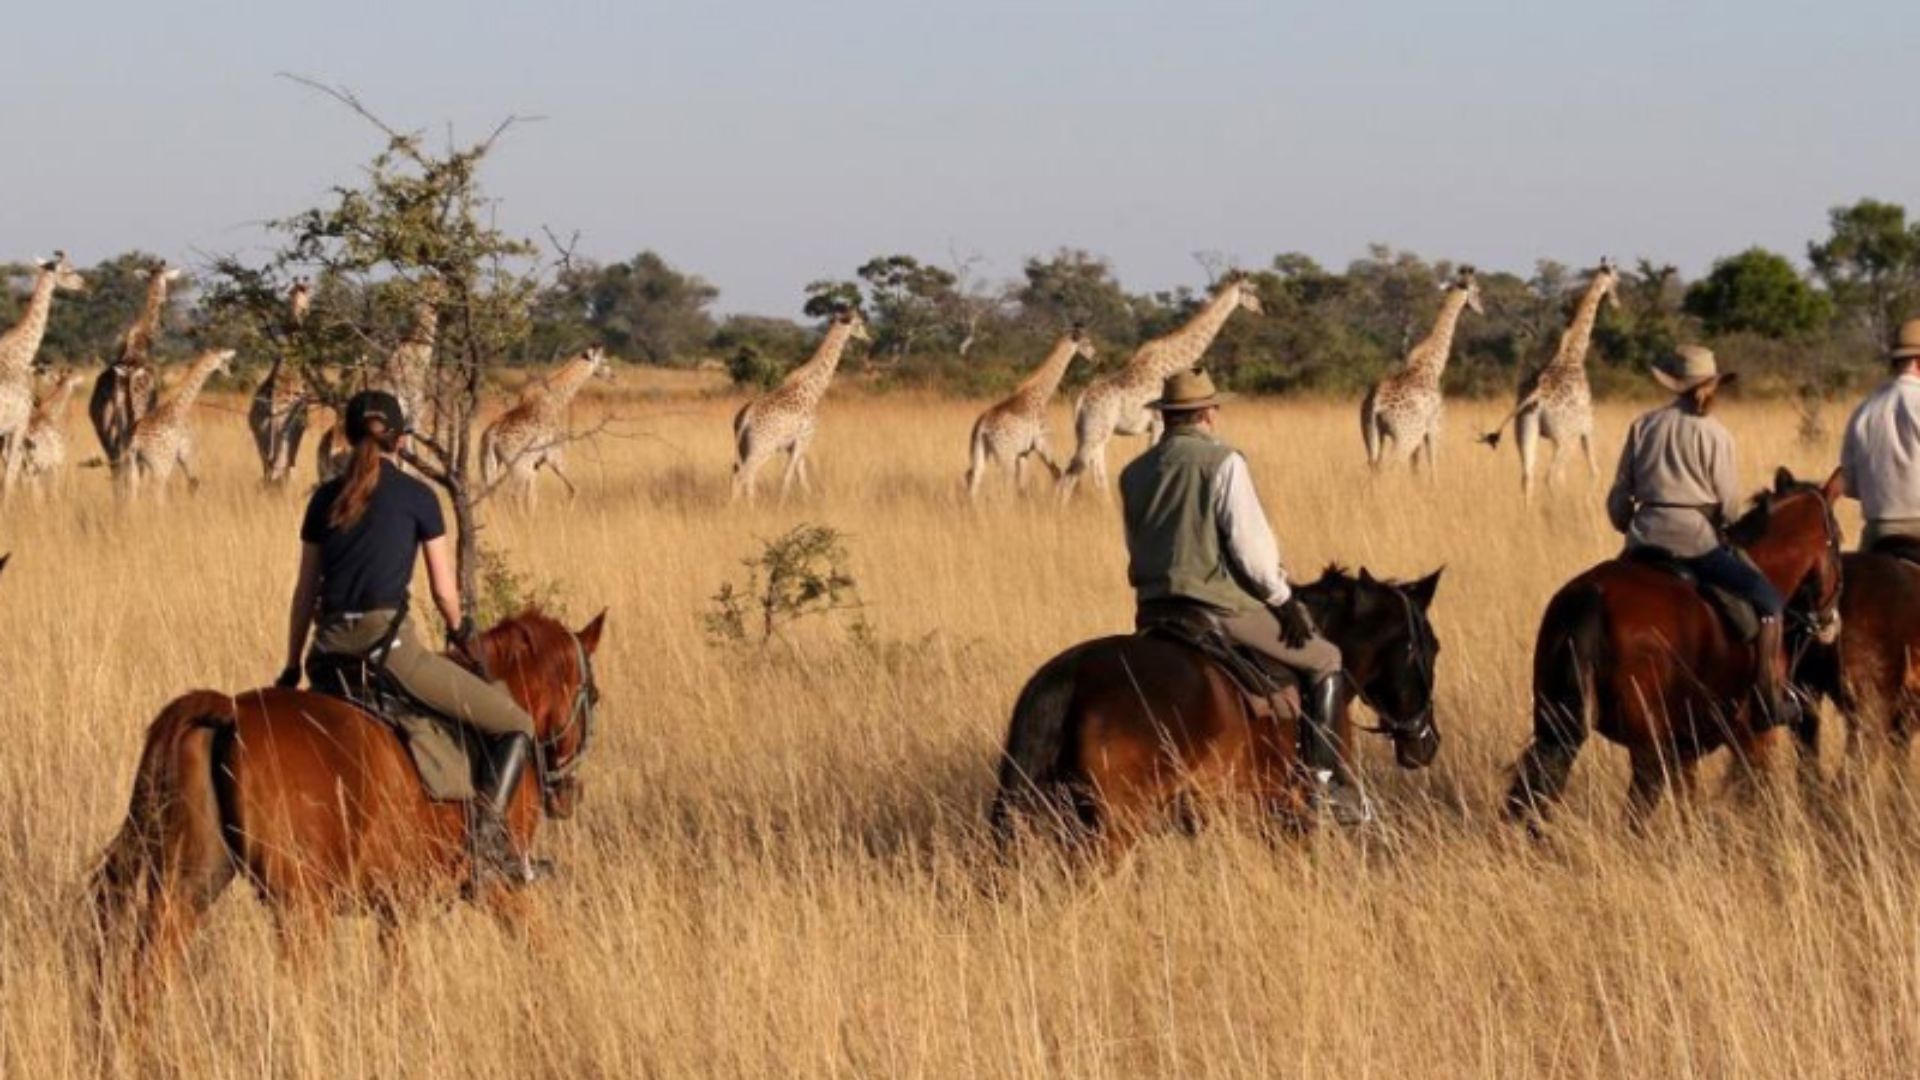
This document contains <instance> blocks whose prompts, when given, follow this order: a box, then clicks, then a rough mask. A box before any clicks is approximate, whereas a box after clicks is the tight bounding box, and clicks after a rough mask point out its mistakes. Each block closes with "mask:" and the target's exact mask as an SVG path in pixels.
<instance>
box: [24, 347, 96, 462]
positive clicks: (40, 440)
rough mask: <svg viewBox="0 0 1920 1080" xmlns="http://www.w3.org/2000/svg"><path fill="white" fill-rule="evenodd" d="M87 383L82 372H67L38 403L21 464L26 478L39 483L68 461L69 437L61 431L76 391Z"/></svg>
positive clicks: (28, 431)
mask: <svg viewBox="0 0 1920 1080" xmlns="http://www.w3.org/2000/svg"><path fill="white" fill-rule="evenodd" d="M85 381H86V376H85V375H84V374H82V373H81V372H80V371H79V370H78V369H75V370H72V371H68V372H65V373H64V374H62V375H60V376H59V377H58V378H57V379H55V380H54V383H53V388H52V389H51V390H49V391H47V393H46V395H45V396H43V397H42V398H41V399H40V400H39V401H37V402H35V403H34V406H33V418H32V419H31V420H29V421H28V422H27V431H26V436H25V438H26V448H25V453H26V458H25V460H24V461H23V462H22V463H21V470H22V473H21V474H22V475H23V476H25V477H26V478H27V480H28V481H29V482H31V483H34V484H36V485H37V484H38V483H39V480H40V477H42V476H45V475H47V474H49V473H52V472H54V471H56V470H58V469H59V468H60V467H61V466H63V465H65V464H66V462H67V437H66V433H65V432H64V431H62V430H61V428H62V426H63V425H64V422H65V420H66V415H67V403H68V402H69V401H72V400H73V392H74V390H76V389H78V388H79V386H80V384H81V383H83V382H85Z"/></svg>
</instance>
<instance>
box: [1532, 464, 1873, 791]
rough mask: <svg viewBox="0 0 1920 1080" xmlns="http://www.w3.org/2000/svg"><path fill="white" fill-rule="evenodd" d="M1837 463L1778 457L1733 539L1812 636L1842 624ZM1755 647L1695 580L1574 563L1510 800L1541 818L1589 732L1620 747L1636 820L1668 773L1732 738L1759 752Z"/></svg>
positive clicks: (1760, 756) (1536, 677) (1645, 568)
mask: <svg viewBox="0 0 1920 1080" xmlns="http://www.w3.org/2000/svg"><path fill="white" fill-rule="evenodd" d="M1840 490H1841V485H1840V478H1839V475H1838V474H1835V475H1834V476H1833V477H1830V478H1829V479H1828V480H1827V482H1826V483H1825V484H1824V485H1818V486H1816V485H1814V484H1809V483H1802V482H1800V481H1798V480H1795V479H1794V477H1793V474H1792V473H1790V472H1788V471H1787V470H1786V469H1781V470H1780V471H1779V472H1778V473H1777V474H1776V475H1775V477H1774V486H1773V489H1772V490H1771V491H1764V492H1761V493H1760V494H1759V495H1758V496H1756V500H1755V504H1754V506H1753V508H1752V509H1751V510H1749V511H1748V512H1747V513H1746V514H1745V515H1743V516H1742V517H1741V518H1740V520H1739V521H1738V522H1735V523H1734V525H1733V526H1732V527H1731V528H1730V529H1729V530H1728V538H1729V539H1730V540H1731V541H1732V542H1733V543H1734V544H1735V545H1736V546H1737V547H1739V548H1741V549H1743V550H1744V551H1745V553H1746V555H1747V556H1748V557H1749V558H1751V559H1752V560H1753V562H1754V563H1755V565H1757V566H1758V567H1759V568H1760V571H1761V573H1763V574H1765V575H1766V577H1767V580H1769V581H1771V582H1772V583H1773V585H1774V587H1775V588H1777V589H1779V590H1780V593H1781V595H1782V596H1786V597H1789V598H1790V599H1789V603H1788V609H1787V617H1788V618H1789V620H1792V621H1794V622H1796V623H1800V624H1803V625H1807V626H1809V627H1810V628H1811V632H1813V633H1814V634H1816V635H1817V636H1820V637H1824V638H1831V637H1832V635H1833V634H1835V633H1837V632H1838V620H1839V614H1838V605H1839V595H1840V582H1841V566H1840V526H1839V524H1838V523H1837V522H1836V521H1835V520H1834V516H1833V504H1834V500H1835V499H1837V498H1838V497H1839V495H1840ZM1753 654H1754V650H1753V649H1751V648H1750V647H1749V646H1748V645H1746V644H1745V643H1743V642H1741V641H1739V640H1737V639H1736V637H1735V636H1734V635H1733V634H1731V633H1730V632H1729V631H1728V628H1727V627H1726V625H1725V624H1724V620H1723V619H1722V617H1721V616H1720V615H1719V614H1718V613H1717V612H1716V611H1715V610H1714V609H1713V607H1712V606H1711V605H1709V604H1708V602H1707V601H1706V600H1704V599H1702V598H1701V596H1700V595H1699V592H1698V590H1696V589H1695V587H1694V586H1693V585H1691V584H1689V583H1687V582H1685V581H1683V580H1681V579H1680V578H1679V577H1678V576H1676V575H1674V574H1672V573H1670V572H1668V571H1666V570H1664V569H1661V568H1659V567H1656V566H1652V565H1649V564H1647V563H1645V562H1642V561H1639V560H1635V559H1631V558H1621V559H1613V560H1609V561H1607V562H1603V563H1601V564H1599V565H1598V566H1595V567H1593V568H1591V569H1589V570H1587V571H1586V572H1585V573H1582V574H1581V575H1579V576H1578V577H1576V578H1574V579H1573V580H1572V581H1570V582H1568V583H1567V584H1566V585H1564V586H1562V587H1561V589H1560V591H1559V592H1557V593H1555V594H1554V597H1553V599H1552V600H1551V601H1550V602H1549V603H1548V604H1547V610H1546V613H1545V614H1544V615H1543V616H1542V618H1541V620H1540V629H1539V633H1538V636H1537V637H1536V639H1535V643H1534V650H1533V739H1532V742H1531V743H1530V744H1529V745H1528V747H1527V749H1526V751H1525V752H1524V753H1523V754H1522V756H1521V758H1520V760H1519V762H1518V764H1517V765H1516V766H1515V775H1514V779H1513V783H1512V785H1511V787H1510V788H1509V789H1508V791H1507V796H1506V810H1507V814H1508V816H1509V817H1510V818H1511V819H1513V820H1516V821H1524V822H1527V823H1528V824H1529V826H1530V827H1532V828H1535V829H1538V828H1539V827H1540V825H1541V824H1543V823H1544V820H1545V818H1546V817H1547V815H1548V814H1549V813H1550V811H1551V808H1552V806H1553V804H1554V803H1556V802H1557V801H1558V800H1559V798H1560V796H1561V794H1562V792H1563V791H1564V790H1565V789H1566V784H1567V776H1568V773H1569V772H1570V771H1571V770H1572V768H1573V763H1574V759H1575V758H1576V757H1577V756H1578V755H1579V753H1580V748H1581V746H1582V745H1584V744H1585V742H1586V740H1587V735H1588V733H1589V732H1590V731H1598V732H1599V733H1600V734H1601V735H1602V736H1603V737H1604V738H1606V739H1607V740H1609V741H1611V742H1613V743H1616V744H1618V745H1620V746H1623V747H1625V748H1626V749H1627V752H1628V755H1629V757H1630V760H1631V762H1632V781H1631V786H1630V788H1629V795H1628V813H1629V817H1630V820H1631V821H1632V822H1633V823H1634V824H1635V826H1636V827H1637V826H1639V825H1641V824H1644V822H1645V821H1646V819H1647V816H1648V815H1649V814H1650V813H1651V812H1652V811H1653V809H1654V808H1655V807H1656V806H1658V805H1659V802H1660V799H1661V797H1662V795H1663V794H1664V792H1665V789H1666V787H1667V785H1668V783H1669V781H1670V779H1671V778H1673V777H1677V778H1678V779H1679V781H1680V784H1681V791H1682V793H1683V794H1690V793H1691V792H1692V791H1693V789H1694V787H1695V786H1696V774H1697V770H1698V765H1699V761H1700V759H1701V758H1702V757H1704V756H1706V755H1707V754H1709V753H1712V752H1713V751H1715V750H1718V749H1720V748H1722V747H1724V746H1733V747H1736V748H1737V749H1738V750H1739V752H1740V753H1741V755H1742V756H1743V758H1744V759H1745V760H1746V761H1748V762H1749V763H1755V764H1757V763H1761V762H1764V760H1765V757H1766V751H1767V750H1768V749H1769V747H1770V744H1771V741H1772V740H1771V738H1770V735H1771V731H1770V730H1762V729H1761V727H1760V725H1759V724H1758V723H1757V721H1758V720H1759V718H1760V716H1759V704H1758V702H1757V701H1756V700H1755V695H1754V693H1753V688H1754V684H1755V671H1756V667H1755V664H1756V657H1755V656H1754V655H1753Z"/></svg>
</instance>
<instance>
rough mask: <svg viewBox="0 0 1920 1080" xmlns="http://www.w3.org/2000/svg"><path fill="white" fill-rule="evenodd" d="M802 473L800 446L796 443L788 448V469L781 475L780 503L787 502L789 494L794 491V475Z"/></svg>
mask: <svg viewBox="0 0 1920 1080" xmlns="http://www.w3.org/2000/svg"><path fill="white" fill-rule="evenodd" d="M799 471H800V444H799V443H794V444H793V445H792V446H790V447H788V448H787V467H786V468H785V469H784V470H782V471H781V473H780V501H781V502H786V501H787V494H788V493H789V492H790V491H792V490H793V477H794V474H795V473H797V472H799Z"/></svg>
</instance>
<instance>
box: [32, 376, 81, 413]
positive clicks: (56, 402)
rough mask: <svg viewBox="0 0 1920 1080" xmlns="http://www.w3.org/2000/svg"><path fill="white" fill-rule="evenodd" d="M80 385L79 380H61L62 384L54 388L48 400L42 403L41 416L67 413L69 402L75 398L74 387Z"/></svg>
mask: <svg viewBox="0 0 1920 1080" xmlns="http://www.w3.org/2000/svg"><path fill="white" fill-rule="evenodd" d="M79 385H80V380H79V379H75V378H65V379H61V380H60V382H59V383H58V384H57V385H55V386H54V388H53V393H51V394H48V395H47V399H46V400H45V401H42V402H41V403H40V412H41V414H42V415H45V416H58V415H60V414H61V413H63V412H65V411H66V409H67V402H68V401H70V400H72V398H73V390H74V387H76V386H79Z"/></svg>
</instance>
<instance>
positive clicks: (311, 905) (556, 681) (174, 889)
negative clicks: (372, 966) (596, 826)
mask: <svg viewBox="0 0 1920 1080" xmlns="http://www.w3.org/2000/svg"><path fill="white" fill-rule="evenodd" d="M605 618H606V616H605V614H604V613H603V614H602V615H600V616H599V617H597V618H595V619H594V620H593V621H592V622H590V623H588V624H587V625H586V627H584V628H583V629H581V630H578V631H570V630H568V629H567V628H566V627H565V626H562V625H561V624H560V623H558V622H556V621H554V620H553V619H551V618H549V617H547V616H545V615H541V614H538V613H535V612H528V613H526V614H522V615H519V616H517V617H515V618H512V619H508V620H506V621H505V622H502V623H500V624H499V625H498V626H495V627H494V628H493V629H491V630H489V631H487V633H486V634H485V635H483V636H482V637H481V639H480V641H479V644H478V645H477V646H476V650H475V651H476V655H477V659H479V660H480V662H481V664H482V665H483V666H484V668H485V669H486V670H487V671H488V672H489V673H490V674H491V675H492V676H493V677H494V678H496V679H504V680H505V682H506V684H507V687H508V689H509V691H510V692H511V693H512V695H513V698H514V700H515V701H518V702H519V703H520V704H521V705H522V706H523V707H525V708H526V710H527V711H528V713H529V714H531V715H532V717H533V720H534V733H535V737H536V740H537V742H538V746H539V754H538V757H537V759H536V760H537V762H538V770H537V772H536V773H535V774H533V775H530V776H529V777H528V781H529V782H528V783H524V784H522V785H521V786H520V787H519V789H518V790H517V791H516V792H515V794H514V796H513V801H512V804H511V805H510V807H509V809H508V812H507V829H508V832H509V833H510V834H511V836H512V837H513V840H514V843H515V845H516V846H518V847H519V848H520V849H521V850H525V849H526V845H528V844H529V843H531V841H532V839H533V835H534V832H535V830H537V829H538V828H539V825H540V819H541V815H542V810H543V809H544V810H545V812H546V813H548V814H550V815H552V816H554V817H566V816H568V815H569V814H571V813H572V811H573V807H574V804H575V803H576V802H577V800H578V797H579V790H580V789H579V779H578V777H577V776H576V775H575V770H576V769H577V768H578V766H579V764H580V761H581V758H582V756H583V755H584V754H585V753H586V750H587V746H588V740H589V739H590V738H591V736H592V732H593V714H594V707H595V705H596V703H597V702H598V699H599V689H598V687H597V685H596V683H595V681H594V678H593V662H592V658H593V655H594V653H595V651H597V650H598V648H599V645H600V633H601V629H602V627H603V625H604V620H605ZM536 780H537V782H536ZM465 810H466V808H465V806H464V805H463V804H461V803H457V802H444V803H443V802H432V801H429V800H428V798H427V796H426V792H425V790H424V789H423V788H422V787H421V783H420V779H419V775H418V773H417V772H416V771H415V768H414V765H413V762H412V759H411V758H410V757H409V755H408V753H407V751H406V749H405V748H404V747H403V746H402V745H401V743H400V740H399V738H398V737H397V736H396V735H395V734H394V733H393V731H392V729H390V728H389V727H388V726H387V725H386V724H385V723H383V722H381V721H379V720H376V719H374V718H373V717H371V716H368V715H367V714H366V713H364V712H362V711H360V710H359V709H358V708H356V707H354V706H353V705H352V704H350V703H348V702H346V701H342V700H340V699H338V698H333V697H327V696H325V695H322V694H316V693H313V692H311V691H302V690H279V689H266V690H250V691H247V692H245V693H242V694H239V695H235V696H231V697H229V696H228V695H226V694H222V693H217V692H214V691H211V690H199V691H194V692H192V693H189V694H186V695H184V696H182V697H180V698H177V699H176V700H174V701H173V702H171V703H170V704H168V705H167V706H166V708H164V709H162V710H161V712H160V715H159V717H158V718H157V719H155V720H154V721H153V723H152V724H151V725H150V726H149V727H148V728H147V738H146V746H145V749H144V750H143V751H142V753H141V756H140V766H139V771H138V772H137V773H136V775H135V777H134V785H133V799H132V803H131V805H130V806H129V807H128V810H127V819H126V823H125V824H124V825H123V826H122V827H121V829H120V832H119V835H117V836H116V837H114V839H113V842H112V843H111V844H110V845H109V846H108V847H107V850H106V852H105V854H104V855H103V856H102V857H101V859H100V863H99V866H98V868H97V869H96V870H95V872H94V874H93V879H92V894H93V901H94V904H95V914H96V916H97V918H98V919H99V923H100V929H101V931H102V933H103V934H104V935H106V942H105V943H106V944H109V945H112V944H115V943H121V942H124V943H126V944H130V945H131V946H132V948H133V950H134V955H133V957H132V959H133V960H134V961H135V963H136V965H139V966H137V967H136V970H141V969H143V968H146V967H150V966H164V965H165V963H166V962H167V961H168V960H170V959H171V958H172V957H174V956H175V955H177V954H178V953H179V952H180V951H181V950H182V949H183V948H184V947H185V945H186V943H187V941H188V939H189V938H190V936H191V935H192V933H193V931H194V930H195V928H196V926H197V924H198V923H199V921H200V918H201V916H202V915H203V914H204V913H205V912H206V910H207V908H208V906H209V905H211V904H212V903H213V901H214V899H215V898H216V897H218V896H219V894H220V892H221V891H222V890H223V889H225V888H226V886H227V884H228V883H229V882H230V881H232V880H233V878H234V876H235V875H236V874H244V875H245V876H246V877H247V879H248V880H249V881H251V882H252V883H253V885H254V888H255V889H256V891H257V892H258V893H259V895H260V897H261V899H262V900H263V901H264V902H265V903H266V904H267V905H268V907H269V908H270V909H271V910H272V912H273V915H274V918H275V922H276V925H278V926H279V927H280V928H281V931H282V936H283V940H284V939H286V938H288V937H289V936H291V935H292V934H293V933H295V932H299V933H311V932H312V931H314V930H317V929H324V927H325V925H326V923H327V921H328V920H329V919H330V918H331V916H332V915H333V914H335V913H336V912H340V911H346V910H361V911H366V912H370V913H373V914H375V915H377V916H379V917H381V918H382V920H383V928H384V929H391V928H392V926H393V925H394V924H395V920H396V919H397V917H398V915H399V914H400V912H401V911H402V910H403V909H404V908H405V907H406V906H407V905H408V904H410V903H419V902H423V901H424V902H443V901H444V900H446V899H450V898H451V897H453V896H455V895H457V893H458V891H459V888H460V885H461V883H462V882H463V881H464V880H465V878H466V871H467V844H466V829H467V820H466V813H465ZM146 961H152V962H153V963H152V964H147V963H144V962H146Z"/></svg>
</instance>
